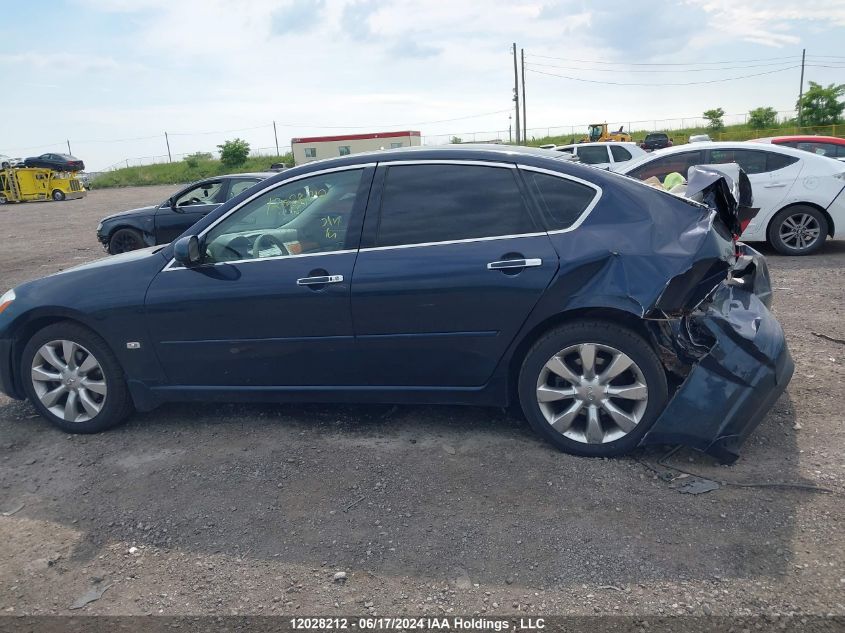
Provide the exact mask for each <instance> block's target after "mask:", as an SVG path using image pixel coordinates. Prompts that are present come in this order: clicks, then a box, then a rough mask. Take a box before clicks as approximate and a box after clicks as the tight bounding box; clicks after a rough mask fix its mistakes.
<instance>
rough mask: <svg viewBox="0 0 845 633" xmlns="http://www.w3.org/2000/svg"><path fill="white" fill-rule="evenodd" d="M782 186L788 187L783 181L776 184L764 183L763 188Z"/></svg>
mask: <svg viewBox="0 0 845 633" xmlns="http://www.w3.org/2000/svg"><path fill="white" fill-rule="evenodd" d="M780 187H786V183H785V182H781V183H775V184H772V185H763V189H778V188H780Z"/></svg>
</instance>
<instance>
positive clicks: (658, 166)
mask: <svg viewBox="0 0 845 633" xmlns="http://www.w3.org/2000/svg"><path fill="white" fill-rule="evenodd" d="M703 162H704V152H703V151H701V150H697V151H694V152H680V153H678V154H672V155H670V156H661V157H660V158H656V159H654V160H652V161H649V162H647V163H646V164H644V165H640V166H639V167H637V168H636V169H632V170H631V171H630V172H628V175H629V176H633V177H634V178H637V179H638V180H648V179H649V178H652V177H654V178H657V179H658V180H660V182H663V181H664V180H665V178H666V176H668V175H669V174H671V173H674V172H678V173H679V174H681V175H682V176H683V177H684V178H686V177H687V172H688V171H689V168H690V167H692V166H694V165H701V164H702V163H703Z"/></svg>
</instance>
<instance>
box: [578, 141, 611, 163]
mask: <svg viewBox="0 0 845 633" xmlns="http://www.w3.org/2000/svg"><path fill="white" fill-rule="evenodd" d="M578 159H579V160H580V161H581V162H582V163H583V164H585V165H598V164H600V163H609V162H610V159H609V158H608V157H607V147H605V146H603V145H591V146H589V147H579V148H578Z"/></svg>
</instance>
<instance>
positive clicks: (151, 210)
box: [101, 205, 159, 222]
mask: <svg viewBox="0 0 845 633" xmlns="http://www.w3.org/2000/svg"><path fill="white" fill-rule="evenodd" d="M158 207H159V205H153V206H149V207H139V208H138V209H129V210H128V211H121V212H120V213H113V214H111V215H107V216H106V217H104V218H103V219H102V220H101V222H108V221H109V220H115V219H125V218H128V217H134V218H139V217H144V216H148V215H155V212H156V210H158Z"/></svg>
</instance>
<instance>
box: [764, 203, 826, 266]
mask: <svg viewBox="0 0 845 633" xmlns="http://www.w3.org/2000/svg"><path fill="white" fill-rule="evenodd" d="M827 232H828V224H827V218H826V217H825V216H824V214H823V213H822V212H821V211H819V210H818V209H815V208H813V207H808V206H804V205H798V206H794V207H789V208H788V209H782V210H781V211H779V212H778V213H777V214H776V215H775V217H774V218H772V222H771V224H769V242H770V243H771V245H772V246H773V247H774V248H775V250H777V251H778V252H779V253H781V254H783V255H811V254H812V253H815V252H816V251H818V250H819V249H820V248H821V247H822V246H824V241H825V239H827Z"/></svg>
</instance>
